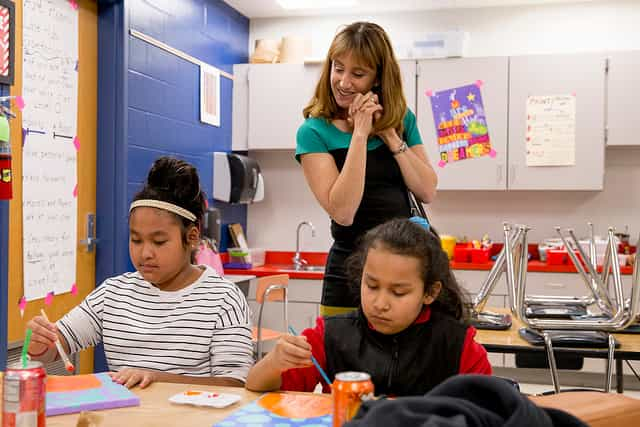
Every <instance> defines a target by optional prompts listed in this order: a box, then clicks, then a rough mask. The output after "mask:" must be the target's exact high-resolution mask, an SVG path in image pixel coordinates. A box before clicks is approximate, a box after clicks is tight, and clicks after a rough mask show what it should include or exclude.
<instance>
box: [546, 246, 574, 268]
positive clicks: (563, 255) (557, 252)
mask: <svg viewBox="0 0 640 427" xmlns="http://www.w3.org/2000/svg"><path fill="white" fill-rule="evenodd" d="M568 257H569V255H568V254H567V251H565V250H564V249H547V264H549V265H562V264H566V263H567V259H568Z"/></svg>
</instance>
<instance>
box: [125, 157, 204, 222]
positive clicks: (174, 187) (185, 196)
mask: <svg viewBox="0 0 640 427" xmlns="http://www.w3.org/2000/svg"><path fill="white" fill-rule="evenodd" d="M140 199H155V200H162V201H164V202H169V203H173V204H175V205H178V206H180V207H182V208H185V209H187V210H188V211H190V212H191V213H193V214H194V215H195V216H196V217H197V218H198V220H200V219H201V218H202V215H203V214H204V207H205V195H204V193H203V192H202V190H201V189H200V177H199V176H198V171H197V169H196V168H195V167H194V166H193V165H191V164H190V163H188V162H185V161H184V160H180V159H176V158H174V157H168V156H165V157H160V158H158V159H156V161H155V162H153V166H151V169H150V170H149V174H148V175H147V183H146V185H145V186H144V188H143V189H142V191H140V192H139V193H138V194H136V196H135V197H134V200H140Z"/></svg>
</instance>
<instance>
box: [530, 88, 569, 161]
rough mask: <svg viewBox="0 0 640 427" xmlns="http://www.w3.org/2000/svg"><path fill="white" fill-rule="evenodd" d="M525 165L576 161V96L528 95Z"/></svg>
mask: <svg viewBox="0 0 640 427" xmlns="http://www.w3.org/2000/svg"><path fill="white" fill-rule="evenodd" d="M526 125H527V128H526V129H527V130H526V144H525V146H526V150H527V152H526V155H527V156H526V161H527V166H572V165H575V164H576V97H575V95H537V96H529V97H527V122H526Z"/></svg>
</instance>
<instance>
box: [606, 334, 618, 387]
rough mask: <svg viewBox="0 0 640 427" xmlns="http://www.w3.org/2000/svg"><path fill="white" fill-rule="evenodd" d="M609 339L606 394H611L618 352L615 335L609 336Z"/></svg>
mask: <svg viewBox="0 0 640 427" xmlns="http://www.w3.org/2000/svg"><path fill="white" fill-rule="evenodd" d="M608 339H609V353H608V357H607V373H606V377H605V380H604V392H605V393H609V392H610V391H611V383H612V381H613V355H614V353H615V351H616V340H615V338H614V337H613V335H611V334H608Z"/></svg>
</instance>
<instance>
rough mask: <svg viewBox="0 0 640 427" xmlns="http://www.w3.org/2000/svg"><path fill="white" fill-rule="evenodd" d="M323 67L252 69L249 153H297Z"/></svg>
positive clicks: (250, 74) (267, 66) (263, 65)
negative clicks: (305, 110)
mask: <svg viewBox="0 0 640 427" xmlns="http://www.w3.org/2000/svg"><path fill="white" fill-rule="evenodd" d="M320 69H321V66H320V65H319V64H311V65H305V64H251V65H249V72H248V79H249V89H248V90H249V97H248V98H249V101H248V102H249V106H248V111H249V120H248V123H247V125H248V147H249V150H266V149H294V148H295V147H296V132H297V131H298V128H299V127H300V125H301V124H302V122H303V120H304V119H303V117H302V109H303V108H304V107H305V106H306V105H307V104H308V103H309V101H310V100H311V96H312V95H313V91H314V89H315V86H316V83H317V82H318V78H319V75H320Z"/></svg>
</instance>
